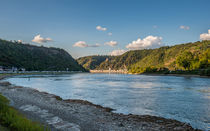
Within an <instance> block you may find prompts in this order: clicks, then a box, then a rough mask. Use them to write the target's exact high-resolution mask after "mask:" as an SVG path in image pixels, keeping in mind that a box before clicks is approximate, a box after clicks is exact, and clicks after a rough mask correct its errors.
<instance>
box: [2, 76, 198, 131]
mask: <svg viewBox="0 0 210 131" xmlns="http://www.w3.org/2000/svg"><path fill="white" fill-rule="evenodd" d="M48 74H49V73H48ZM13 75H17V74H9V75H8V74H5V75H4V74H1V78H0V79H4V78H7V77H11V76H13ZM21 75H24V74H23V73H22V74H21ZM25 75H27V74H25ZM42 75H43V74H42ZM0 86H1V88H3V92H2V93H4V94H5V92H7V93H8V92H9V94H14V93H17V95H19V96H17V95H15V98H21V96H22V95H20V94H18V92H22V93H23V94H25V95H30V97H33V98H34V96H33V94H34V93H35V94H38V95H39V97H37V98H39V99H44V101H46V102H47V100H46V99H45V97H46V98H49V99H52V98H55V101H54V102H55V103H61V105H65V104H72V105H75V104H76V105H78V106H79V108H81V107H83V108H84V109H85V110H86V113H87V115H88V114H89V113H93V114H95V113H96V111H97V112H99V114H97V113H96V114H97V115H96V117H99V118H101V116H100V115H101V113H102V114H105V116H106V117H105V119H108V120H109V121H110V120H111V119H113V120H114V122H111V123H116V122H118V123H119V125H117V127H115V128H119V129H127V128H128V129H129V128H130V129H132V128H133V129H139V128H141V129H143V130H144V129H146V130H148V129H154V130H155V129H160V130H186V131H200V130H198V129H193V128H192V127H191V126H190V125H189V124H187V123H182V122H179V121H176V120H173V119H165V118H162V117H156V116H149V115H145V116H144V115H143V116H139V115H133V114H129V115H123V114H118V113H113V112H112V110H113V109H111V108H108V107H102V106H100V105H95V104H92V103H91V102H88V101H84V100H71V99H69V100H63V99H62V98H60V97H59V96H55V95H53V94H48V93H46V92H39V91H37V90H35V89H30V88H24V87H20V86H13V85H11V84H10V83H8V82H0ZM10 90H15V92H14V91H12V92H11V91H10ZM28 91H29V94H28V93H27V92H28ZM32 92H33V93H32ZM7 93H6V94H7ZM26 93H27V94H26ZM8 96H9V98H10V99H11V98H12V97H11V96H10V95H8V94H7V95H6V97H8ZM13 97H14V96H13ZM15 98H12V99H13V100H15V101H16V99H15ZM23 100H24V99H23ZM27 100H28V99H27ZM0 101H1V103H0V104H7V103H8V100H7V99H6V98H5V97H4V96H0ZM21 101H22V100H21ZM29 101H30V100H29ZM37 101H39V100H37ZM49 102H50V101H49ZM51 102H52V101H51ZM33 104H35V103H33ZM51 105H52V104H51ZM72 105H71V106H72ZM1 106H2V105H1ZM34 106H35V105H34ZM59 107H60V106H59ZM8 108H11V110H12V112H13V110H14V112H16V113H15V115H16V114H19V113H18V112H17V111H16V110H15V109H13V107H8ZM49 108H50V107H49ZM67 108H69V106H68V107H67ZM87 108H93V109H94V110H96V111H91V112H89V111H90V110H87ZM0 109H1V110H0V112H3V111H2V108H0ZM73 109H74V108H73ZM91 110H92V109H91ZM74 112H75V111H74ZM76 112H77V114H79V116H80V115H82V114H83V113H84V111H82V112H78V110H77V111H76ZM2 114H3V115H5V114H6V115H7V114H8V113H7V112H5V110H4V112H3V113H2ZM2 114H1V115H2ZM70 114H71V113H70ZM15 115H12V116H11V115H9V116H7V117H10V120H11V121H7V122H8V123H7V124H4V121H2V120H1V122H0V124H2V125H3V126H6V127H8V128H9V129H16V130H18V129H20V130H32V131H33V130H41V131H42V130H49V129H46V128H44V126H42V125H40V124H39V123H35V122H32V121H30V120H27V119H26V118H25V117H23V116H22V115H19V116H18V117H20V118H18V121H19V119H20V122H17V123H15V124H16V125H15V126H17V127H13V126H14V124H13V123H12V122H14V120H15V119H13V117H16V116H15ZM74 115H75V114H74ZM90 116H91V115H90ZM102 116H104V115H102ZM107 116H110V117H108V118H107ZM11 117H12V119H11ZM82 118H83V117H82ZM110 118H111V119H110ZM16 120H17V119H16ZM93 120H94V119H93ZM113 120H112V121H113ZM21 121H24V123H25V124H22V123H21ZM25 121H26V122H25ZM2 122H3V123H2ZM93 123H94V122H93ZM102 123H103V122H102ZM142 123H143V125H142ZM151 123H153V124H151ZM44 124H46V123H44ZM107 124H108V123H107ZM130 124H131V125H133V126H134V125H135V126H134V127H132V126H131V127H130ZM138 124H139V125H138ZM150 124H151V125H150ZM155 124H157V125H159V126H157V125H156V126H157V127H153V126H154V125H155ZM105 125H106V124H105ZM128 125H129V126H128ZM137 125H138V126H140V127H138V126H137ZM112 126H113V125H112ZM136 126H137V127H136ZM147 126H148V127H147ZM93 127H94V126H93ZM107 127H109V126H107ZM81 128H82V129H81V130H84V128H83V127H81ZM101 128H102V129H103V127H101ZM147 128H148V129H147Z"/></svg>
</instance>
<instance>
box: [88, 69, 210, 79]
mask: <svg viewBox="0 0 210 131" xmlns="http://www.w3.org/2000/svg"><path fill="white" fill-rule="evenodd" d="M90 73H111V74H112V73H113V74H131V75H152V76H184V77H189V76H190V77H205V78H210V76H208V75H199V74H193V73H185V72H182V73H174V72H172V73H169V72H168V73H162V72H152V73H129V72H128V71H124V70H90Z"/></svg>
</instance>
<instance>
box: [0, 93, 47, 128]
mask: <svg viewBox="0 0 210 131" xmlns="http://www.w3.org/2000/svg"><path fill="white" fill-rule="evenodd" d="M0 124H1V125H3V126H4V127H5V128H6V129H7V128H8V129H7V130H15V131H47V130H48V129H47V128H46V127H44V126H43V125H41V124H40V123H38V122H33V121H31V120H29V119H27V118H26V117H25V116H24V115H23V114H21V113H19V112H18V111H17V110H16V109H14V108H13V107H11V106H9V100H8V99H7V98H6V97H4V96H3V95H1V94H0Z"/></svg>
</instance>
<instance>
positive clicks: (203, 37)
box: [200, 29, 210, 40]
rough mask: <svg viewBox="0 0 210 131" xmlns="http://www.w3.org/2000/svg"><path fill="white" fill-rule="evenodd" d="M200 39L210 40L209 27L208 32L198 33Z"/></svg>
mask: <svg viewBox="0 0 210 131" xmlns="http://www.w3.org/2000/svg"><path fill="white" fill-rule="evenodd" d="M200 39H201V40H210V29H209V30H208V33H203V34H200Z"/></svg>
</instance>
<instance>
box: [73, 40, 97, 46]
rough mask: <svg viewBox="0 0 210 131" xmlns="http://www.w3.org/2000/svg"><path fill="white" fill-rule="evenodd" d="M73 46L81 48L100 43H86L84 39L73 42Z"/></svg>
mask: <svg viewBox="0 0 210 131" xmlns="http://www.w3.org/2000/svg"><path fill="white" fill-rule="evenodd" d="M73 46H74V47H81V48H86V47H99V46H100V44H98V43H96V44H95V45H88V44H87V43H86V42H85V41H78V42H76V43H74V45H73Z"/></svg>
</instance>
